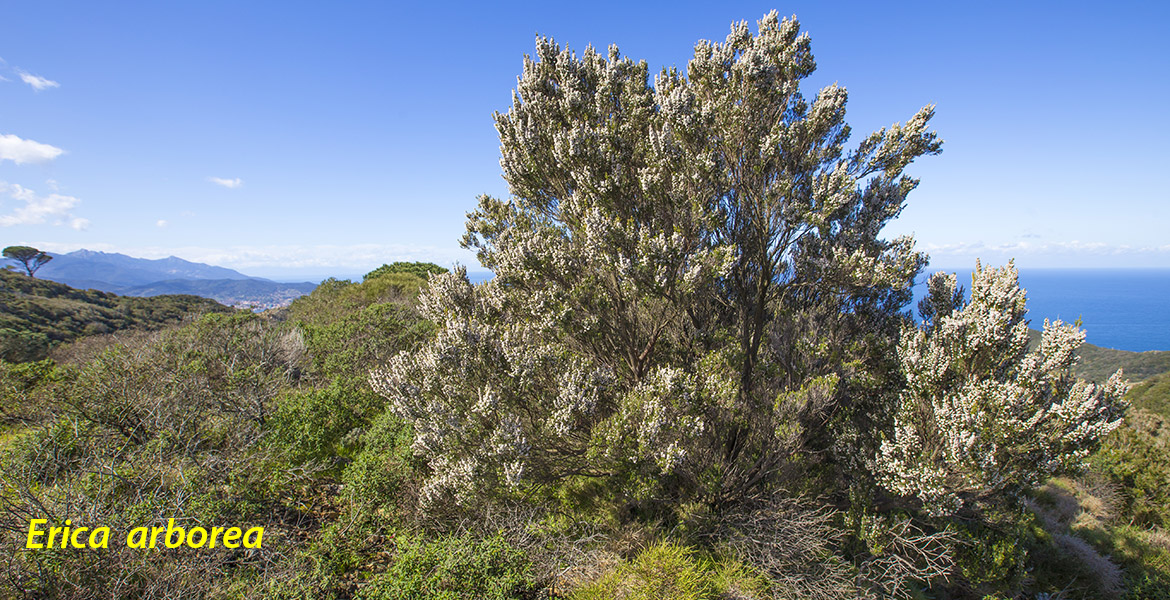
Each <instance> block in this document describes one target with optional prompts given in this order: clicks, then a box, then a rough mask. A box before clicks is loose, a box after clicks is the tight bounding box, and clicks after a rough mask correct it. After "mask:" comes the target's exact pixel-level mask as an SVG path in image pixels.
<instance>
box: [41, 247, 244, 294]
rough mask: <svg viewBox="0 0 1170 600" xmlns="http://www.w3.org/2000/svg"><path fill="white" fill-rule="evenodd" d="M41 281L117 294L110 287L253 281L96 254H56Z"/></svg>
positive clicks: (179, 264) (168, 261)
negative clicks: (190, 281) (183, 281)
mask: <svg viewBox="0 0 1170 600" xmlns="http://www.w3.org/2000/svg"><path fill="white" fill-rule="evenodd" d="M37 277H40V278H42V279H49V280H52V281H56V282H58V283H65V284H68V285H70V286H72V287H76V288H80V287H82V286H84V285H86V284H96V285H89V286H88V287H90V288H93V289H98V290H103V291H117V290H114V289H105V288H106V287H111V288H120V287H132V286H136V285H145V284H148V283H154V282H156V281H168V280H172V279H252V278H251V277H248V276H247V275H244V274H243V273H240V272H239V271H233V270H231V269H226V268H224V267H213V266H211V265H205V264H202V263H196V262H191V261H188V260H183V259H181V258H177V257H174V256H170V257H167V258H159V259H154V260H151V259H148V258H134V257H132V256H126V255H125V254H116V253H108V252H94V251H93V250H77V251H76V252H70V253H68V254H55V255H53V260H52V262H49V263H48V264H46V265H45V266H43V267H41V270H40V271H37ZM97 286H105V287H97Z"/></svg>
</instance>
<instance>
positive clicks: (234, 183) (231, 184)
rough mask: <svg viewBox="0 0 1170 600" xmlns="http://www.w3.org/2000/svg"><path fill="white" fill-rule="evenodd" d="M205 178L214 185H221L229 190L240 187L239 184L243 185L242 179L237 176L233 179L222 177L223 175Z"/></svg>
mask: <svg viewBox="0 0 1170 600" xmlns="http://www.w3.org/2000/svg"><path fill="white" fill-rule="evenodd" d="M207 180H208V181H210V182H211V183H214V184H215V185H222V186H223V187H225V188H228V189H231V190H234V189H236V188H238V187H240V186H241V185H244V180H242V179H240V178H239V177H236V178H235V179H224V178H223V177H208V178H207Z"/></svg>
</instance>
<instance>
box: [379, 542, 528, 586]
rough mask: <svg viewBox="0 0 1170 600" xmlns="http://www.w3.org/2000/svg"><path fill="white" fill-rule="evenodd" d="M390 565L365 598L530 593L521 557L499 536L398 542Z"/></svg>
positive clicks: (520, 554) (521, 555) (525, 565)
mask: <svg viewBox="0 0 1170 600" xmlns="http://www.w3.org/2000/svg"><path fill="white" fill-rule="evenodd" d="M397 543H398V555H397V557H396V559H395V560H394V562H393V563H392V564H391V565H390V567H389V568H388V569H387V570H386V571H384V572H382V573H380V574H378V575H377V576H375V577H374V578H373V579H372V580H371V581H370V582H369V583H368V584H367V585H366V586H364V587H362V588H361V591H360V592H359V593H358V596H357V597H358V598H359V599H361V600H424V599H427V600H507V599H512V598H524V597H526V595H527V594H529V593H530V592H531V591H532V584H531V581H532V577H531V576H530V574H529V567H528V563H527V561H525V560H524V556H523V554H522V553H521V552H520V551H519V550H517V549H516V548H513V547H512V546H511V545H510V544H508V542H507V541H506V540H504V539H503V538H502V537H500V536H495V537H490V538H487V539H483V540H477V539H475V538H473V537H471V536H468V535H463V536H447V537H442V538H439V539H437V540H433V541H422V540H418V539H410V538H399V539H398V540H397Z"/></svg>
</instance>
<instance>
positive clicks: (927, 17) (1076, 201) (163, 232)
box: [0, 1, 1170, 279]
mask: <svg viewBox="0 0 1170 600" xmlns="http://www.w3.org/2000/svg"><path fill="white" fill-rule="evenodd" d="M1025 4H1026V6H1025ZM1166 6H1167V4H1165V3H1156V2H1114V3H1109V4H1101V3H1093V4H1090V3H1078V2H1052V3H996V2H978V3H975V2H962V3H959V2H954V3H951V2H948V3H943V2H930V3H886V2H815V3H814V2H771V3H757V2H745V3H739V4H734V3H713V2H695V3H678V2H670V3H661V4H652V3H634V2H618V3H607V2H589V3H548V2H542V3H533V4H497V3H475V4H467V5H458V4H449V3H448V4H443V5H441V6H439V5H426V6H424V5H422V4H415V5H409V6H394V5H391V4H389V3H385V2H370V3H359V2H346V3H293V2H281V3H275V2H272V3H260V2H198V3H195V2H183V3H179V2H150V3H147V2H141V3H130V2H117V3H95V2H52V1H45V2H20V3H16V2H8V3H4V4H3V5H0V19H2V20H3V22H4V23H5V26H4V34H3V35H2V36H0V59H2V61H3V62H0V77H3V80H2V81H0V245H10V244H17V243H21V244H32V245H36V246H38V247H41V248H43V249H48V250H51V251H69V250H73V249H77V248H83V247H84V248H90V249H96V250H105V251H117V252H123V253H126V254H130V255H133V256H142V257H148V258H157V257H165V256H168V255H172V254H173V255H177V256H180V257H182V258H187V259H189V260H196V261H200V262H208V263H212V264H218V265H223V266H227V267H232V268H236V269H239V270H241V271H243V272H245V273H248V274H254V275H262V276H271V277H277V278H282V279H296V278H315V277H322V276H325V275H342V276H346V275H355V274H360V273H363V272H365V271H367V270H369V269H371V268H373V267H375V266H377V265H379V264H382V263H383V262H389V261H393V260H404V259H405V260H416V259H417V260H431V261H435V262H439V263H442V264H450V263H452V262H453V261H460V262H463V263H464V264H469V265H470V266H471V267H472V268H473V269H474V268H475V267H476V266H477V263H476V262H475V259H474V257H473V256H472V255H471V254H470V253H468V252H466V251H464V250H461V249H460V248H459V247H458V242H457V240H458V238H459V236H460V235H461V234H462V231H463V221H464V214H465V213H466V212H467V211H469V210H472V209H473V208H474V206H475V198H476V196H477V195H478V194H481V193H489V194H493V195H497V196H503V195H506V193H507V189H506V186H505V184H504V182H503V180H502V179H501V178H500V169H499V163H498V152H499V146H498V139H497V137H496V133H495V130H494V127H493V123H492V118H491V115H492V112H493V111H496V110H506V109H507V107H508V104H509V99H510V94H511V89H512V88H513V86H514V85H515V80H516V76H517V75H518V74H519V72H520V68H521V59H522V56H523V55H524V54H525V53H531V52H532V49H533V47H534V46H533V40H534V37H535V35H536V34H537V33H540V34H542V35H551V36H554V37H555V38H556V39H557V40H558V41H559V42H562V43H567V44H569V45H570V46H571V47H573V48H576V49H581V48H583V47H584V46H585V45H586V44H589V43H592V44H594V45H595V46H601V47H604V46H607V45H609V44H610V43H616V44H617V45H618V46H619V47H620V48H621V50H622V52H623V54H625V55H627V56H630V57H632V58H634V59H645V60H647V61H648V62H649V63H650V65H651V68H652V71H656V70H657V69H658V68H660V67H661V66H664V65H679V66H685V63H686V61H687V59H688V58H689V57H690V56H691V53H692V48H693V46H694V43H695V41H696V40H699V39H716V40H722V39H723V38H724V37H725V36H726V34H727V31H728V27H729V25H730V24H731V22H732V21H739V20H748V21H750V22H752V23H754V22H755V20H756V19H758V18H759V17H761V16H762V15H763V14H765V13H766V12H768V11H769V10H771V9H773V8H775V9H776V10H778V11H780V12H781V14H789V15H790V14H796V16H797V17H798V19H799V20H800V21H801V23H802V25H803V27H804V29H805V30H806V31H808V32H809V34H810V35H811V36H812V42H813V51H814V53H815V55H816V57H817V62H818V71H817V73H816V74H814V76H813V77H811V78H810V79H809V80H807V81H806V87H805V90H806V93H807V94H809V95H811V94H812V93H814V92H815V90H816V89H819V88H820V87H822V86H824V85H827V84H830V83H833V82H839V83H840V84H841V85H844V86H845V87H846V88H848V90H849V92H850V103H849V119H848V120H849V122H850V124H851V125H852V126H853V129H854V139H855V140H857V139H860V138H861V137H862V135H863V134H865V133H867V132H869V131H871V130H873V129H877V128H880V127H883V126H887V125H889V124H891V123H893V122H895V121H903V120H905V119H907V118H909V117H910V116H911V115H912V114H913V113H914V112H915V110H917V109H918V108H919V107H921V106H923V105H925V104H928V103H934V104H936V105H937V115H938V116H937V117H936V119H935V121H934V126H935V128H936V129H937V130H938V131H939V133H940V135H941V136H942V137H943V138H944V139H945V140H946V144H945V145H944V151H943V153H942V154H941V155H939V156H935V157H928V158H925V159H922V160H921V161H919V162H918V163H916V164H915V165H913V166H912V167H911V169H910V171H911V173H912V174H914V175H915V176H918V177H921V179H922V184H921V186H920V187H919V188H918V189H917V190H916V191H915V192H914V193H912V194H911V196H910V198H909V202H908V206H907V208H906V210H905V211H904V212H903V214H902V216H901V217H900V218H899V219H898V220H897V221H896V222H895V224H893V225H891V226H890V227H889V228H888V229H887V233H888V234H889V235H897V234H902V233H913V234H915V236H916V238H917V240H918V244H919V247H920V249H924V250H926V251H928V252H929V253H930V254H931V256H932V257H933V261H932V265H933V266H936V267H954V268H970V266H971V265H972V264H973V263H974V260H975V258H976V257H980V258H983V259H984V261H985V262H987V261H990V262H993V263H998V262H1004V261H1006V260H1007V259H1008V258H1012V257H1014V258H1016V260H1017V264H1018V265H1019V266H1020V267H1021V268H1025V269H1026V268H1036V267H1170V234H1168V233H1167V232H1168V231H1170V228H1168V227H1167V226H1168V225H1170V208H1167V207H1168V206H1170V193H1168V192H1167V186H1166V182H1165V174H1166V172H1167V165H1168V164H1170V146H1168V145H1167V143H1166V140H1167V139H1168V138H1170V114H1168V111H1167V110H1166V98H1167V97H1170V42H1167V36H1165V31H1164V28H1165V25H1166V23H1167V22H1170V9H1168V8H1166Z"/></svg>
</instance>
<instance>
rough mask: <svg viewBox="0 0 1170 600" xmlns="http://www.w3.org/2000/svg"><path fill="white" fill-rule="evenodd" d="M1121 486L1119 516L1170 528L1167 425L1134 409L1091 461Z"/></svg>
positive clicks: (1169, 438) (1169, 423)
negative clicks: (1122, 501)
mask: <svg viewBox="0 0 1170 600" xmlns="http://www.w3.org/2000/svg"><path fill="white" fill-rule="evenodd" d="M1092 464H1093V466H1094V467H1095V469H1097V470H1099V471H1100V472H1102V473H1104V474H1106V475H1107V476H1108V477H1109V478H1110V479H1112V480H1113V481H1114V482H1115V483H1117V484H1119V485H1120V486H1121V495H1122V498H1123V500H1124V502H1125V506H1124V507H1123V511H1122V512H1123V513H1124V515H1123V516H1125V517H1127V518H1128V519H1132V520H1133V521H1134V522H1135V523H1137V524H1140V525H1147V526H1149V525H1156V526H1160V527H1164V528H1165V527H1170V421H1167V418H1166V417H1163V416H1161V415H1158V414H1156V413H1153V412H1150V411H1148V410H1143V409H1138V410H1133V411H1130V414H1129V416H1128V417H1127V418H1126V420H1125V423H1124V424H1123V425H1122V426H1121V427H1119V428H1117V430H1116V431H1114V432H1113V433H1112V434H1110V435H1109V437H1108V438H1106V439H1105V444H1104V445H1103V446H1102V448H1101V450H1100V451H1099V452H1097V454H1096V455H1094V456H1093V458H1092Z"/></svg>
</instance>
